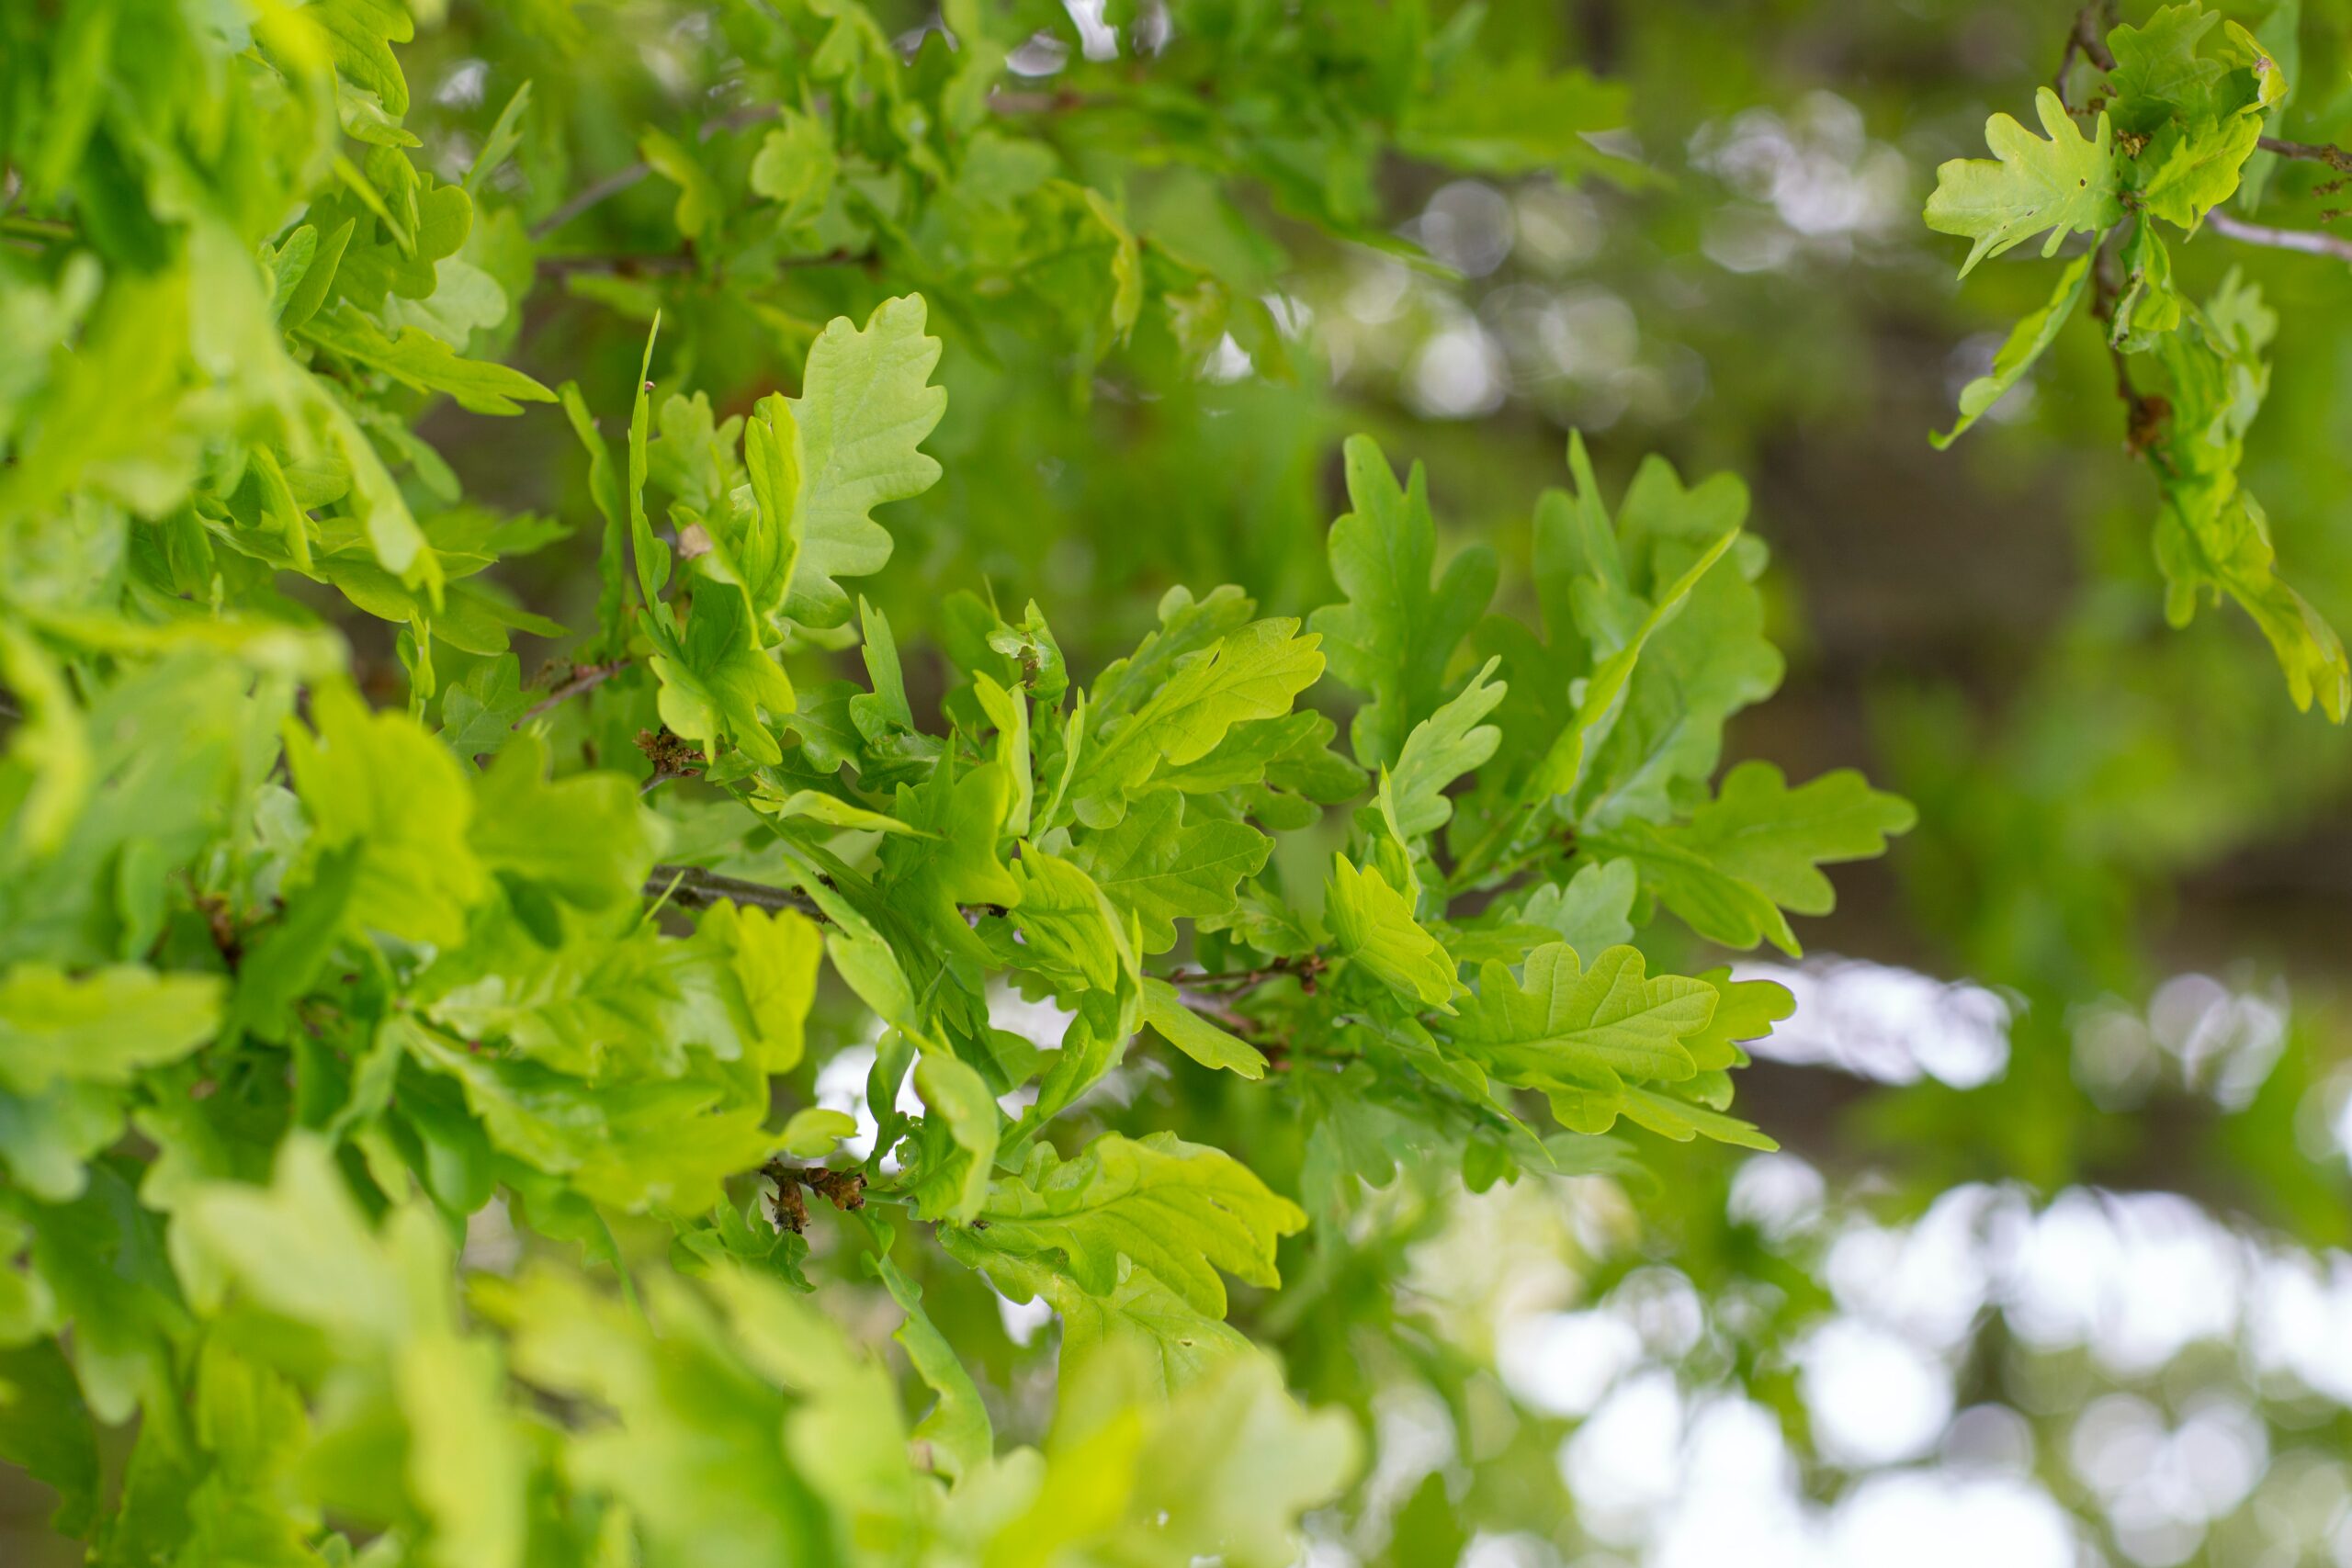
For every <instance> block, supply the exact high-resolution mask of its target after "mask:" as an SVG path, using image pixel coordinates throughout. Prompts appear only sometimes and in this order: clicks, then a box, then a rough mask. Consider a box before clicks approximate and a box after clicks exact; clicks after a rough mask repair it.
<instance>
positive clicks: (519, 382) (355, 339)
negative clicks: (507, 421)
mask: <svg viewBox="0 0 2352 1568" xmlns="http://www.w3.org/2000/svg"><path fill="white" fill-rule="evenodd" d="M301 335H302V336H304V337H306V338H309V339H310V340H311V342H312V343H315V344H318V345H319V346H320V347H322V348H323V349H325V350H327V351H328V352H329V353H331V354H336V355H342V356H343V357H344V358H345V359H348V360H350V361H352V362H353V363H354V364H356V365H364V366H366V367H368V368H369V369H371V370H379V371H381V372H383V373H384V374H385V375H387V376H390V378H392V379H393V380H395V381H398V382H400V383H401V385H402V386H404V387H413V388H414V389H417V390H418V391H420V392H446V393H447V394H448V395H449V397H450V398H452V399H453V400H456V402H457V404H458V407H459V408H462V409H466V410H468V411H469V412H473V413H495V414H515V413H521V412H523V408H522V405H523V404H524V403H551V402H554V401H555V400H556V395H555V394H554V393H553V392H551V391H549V390H548V389H547V388H545V387H543V386H541V385H539V383H538V382H537V381H535V380H533V379H531V378H529V377H528V376H526V375H524V374H523V373H522V372H521V371H520V370H516V369H513V368H511V367H507V366H504V365H499V364H495V363H493V362H492V361H489V360H481V359H467V358H464V357H461V356H460V355H458V352H457V351H456V350H455V349H453V348H451V347H450V346H449V345H448V344H447V343H445V342H443V341H442V340H441V339H439V338H437V337H435V336H434V335H433V334H432V333H427V332H424V331H421V330H420V329H418V328H415V327H402V328H401V334H400V336H399V337H397V338H391V337H387V336H385V335H384V330H383V329H382V328H381V327H379V326H378V325H377V324H376V322H375V321H373V320H372V319H371V318H369V317H368V315H366V314H365V313H363V312H362V311H361V310H360V309H359V308H358V307H357V306H356V305H354V304H351V303H350V302H349V301H347V300H346V301H345V302H344V303H343V304H340V305H338V306H336V307H335V309H334V310H331V311H325V312H322V313H321V314H319V315H317V316H314V317H312V318H311V321H309V322H308V323H307V324H305V325H304V326H303V327H302V329H301Z"/></svg>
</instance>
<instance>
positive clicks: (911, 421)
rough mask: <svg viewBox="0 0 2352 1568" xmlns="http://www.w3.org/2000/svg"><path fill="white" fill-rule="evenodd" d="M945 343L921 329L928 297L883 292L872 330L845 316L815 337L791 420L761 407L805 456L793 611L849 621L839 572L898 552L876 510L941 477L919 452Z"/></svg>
mask: <svg viewBox="0 0 2352 1568" xmlns="http://www.w3.org/2000/svg"><path fill="white" fill-rule="evenodd" d="M939 352H940V344H939V340H938V339H937V338H934V337H927V336H925V335H924V333H923V299H922V295H920V294H910V295H906V296H903V297H901V298H899V299H886V300H884V301H883V302H882V303H881V304H879V305H877V306H876V307H875V308H874V313H873V314H872V315H871V316H869V317H867V318H866V322H865V327H864V328H862V329H861V328H855V327H853V326H851V325H850V323H849V321H848V319H847V318H846V317H836V318H835V319H834V320H833V321H832V322H831V325H829V326H827V327H826V328H825V330H824V332H822V333H820V334H819V335H818V338H817V342H816V344H814V346H812V347H811V348H810V349H809V365H808V369H807V372H806V373H805V375H804V376H803V378H802V388H801V394H800V396H798V397H797V398H787V399H786V400H784V402H783V405H782V407H783V409H784V410H785V411H786V414H787V416H788V422H787V418H780V417H778V413H777V407H776V405H775V404H772V403H763V405H762V407H761V410H760V413H761V418H762V420H763V421H764V422H766V423H771V424H772V425H773V426H774V427H775V434H776V435H777V436H778V437H782V436H784V435H786V434H789V437H790V440H791V443H792V446H793V450H794V454H795V457H796V461H795V462H794V463H793V464H792V465H791V466H790V467H791V469H792V470H793V471H794V472H796V473H797V480H798V488H797V491H796V492H795V494H794V497H793V502H792V521H791V525H790V526H789V528H788V529H787V531H786V538H787V540H788V541H789V543H787V545H786V547H785V548H786V555H787V556H788V557H789V558H790V559H791V561H792V570H791V577H790V580H789V581H790V584H791V586H790V590H789V592H788V594H787V596H786V604H785V613H786V615H790V616H791V617H792V618H793V619H794V620H797V621H800V622H803V623H805V624H807V625H809V626H840V625H841V624H842V623H843V622H844V621H846V620H848V619H849V615H850V601H849V595H848V593H847V592H844V591H843V589H842V585H841V583H840V581H839V579H841V578H844V577H865V576H869V575H871V574H872V573H874V572H876V571H879V570H882V567H883V566H884V564H885V563H887V562H888V560H889V558H890V547H891V542H890V535H889V532H888V530H887V529H885V528H884V527H883V526H882V525H880V524H879V523H876V521H874V509H875V508H876V506H879V505H882V504H883V503H884V502H892V501H905V500H907V499H909V498H910V497H912V496H918V495H921V494H922V492H923V491H927V490H929V489H930V488H931V487H932V484H933V481H935V480H936V479H938V478H939V465H938V463H936V462H934V461H933V459H932V458H931V457H928V456H926V455H925V454H924V453H922V451H920V450H918V448H919V446H921V444H922V439H923V437H925V436H927V435H929V434H931V432H932V427H933V426H934V425H936V424H937V423H939V419H940V415H941V414H943V413H944V412H946V409H947V392H946V389H944V388H940V387H934V386H932V385H931V372H932V368H933V367H934V366H936V365H937V364H938V363H939ZM753 471H754V473H755V474H756V473H757V472H758V471H759V470H758V469H757V468H755V469H754V470H753Z"/></svg>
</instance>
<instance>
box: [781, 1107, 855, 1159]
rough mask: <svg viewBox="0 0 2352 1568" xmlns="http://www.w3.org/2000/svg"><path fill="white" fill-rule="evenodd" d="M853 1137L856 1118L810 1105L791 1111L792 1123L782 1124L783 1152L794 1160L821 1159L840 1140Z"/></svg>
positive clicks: (847, 1113) (830, 1151) (846, 1113)
mask: <svg viewBox="0 0 2352 1568" xmlns="http://www.w3.org/2000/svg"><path fill="white" fill-rule="evenodd" d="M856 1135H857V1118H856V1117H854V1116H852V1115H851V1114H850V1113H849V1112H848V1111H823V1110H820V1109H818V1108H817V1107H816V1106H813V1105H812V1106H809V1107H808V1108H806V1109H804V1110H800V1111H794V1112H793V1113H792V1120H791V1121H789V1122H786V1123H785V1124H784V1152H785V1153H786V1154H788V1155H790V1156H792V1157H793V1158H794V1159H822V1158H824V1157H825V1156H827V1155H829V1154H831V1153H832V1152H833V1145H836V1144H838V1143H840V1142H841V1141H842V1139H843V1138H854V1137H855V1136H856Z"/></svg>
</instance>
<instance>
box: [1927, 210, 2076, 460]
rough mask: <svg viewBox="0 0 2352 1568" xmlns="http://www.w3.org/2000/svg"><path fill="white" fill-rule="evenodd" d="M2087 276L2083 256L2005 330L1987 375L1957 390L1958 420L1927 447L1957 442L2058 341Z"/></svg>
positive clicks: (1943, 445) (1933, 437) (1930, 437)
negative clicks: (2034, 306)
mask: <svg viewBox="0 0 2352 1568" xmlns="http://www.w3.org/2000/svg"><path fill="white" fill-rule="evenodd" d="M2090 276H2091V253H2090V252H2088V251H2086V252H2084V253H2083V254H2081V255H2079V256H2076V257H2075V259H2074V261H2073V262H2071V263H2070V264H2068V265H2067V267H2066V270H2065V271H2064V272H2063V273H2060V274H2059V275H2058V287H2057V288H2053V289H2052V290H2051V291H2050V299H2049V300H2048V302H2046V303H2045V304H2043V305H2042V307H2041V309H2040V310H2035V311H2033V312H2031V313H2030V314H2029V315H2027V316H2026V317H2024V318H2023V319H2022V320H2020V321H2018V324H2017V325H2016V326H2014V327H2011V328H2010V329H2009V335H2008V338H2007V341H2005V342H2004V343H2003V344H2001V350H2000V352H1999V353H1998V354H1996V355H1994V356H1993V369H1992V372H1991V373H1990V374H1989V375H1984V376H1979V377H1977V378H1975V379H1974V380H1973V381H1971V382H1969V383H1968V385H1967V386H1965V387H1962V389H1960V419H1959V421H1958V423H1954V424H1953V425H1952V427H1951V429H1950V430H1947V431H1945V432H1944V433H1943V434H1940V435H1930V436H1928V445H1929V446H1933V447H1935V449H1936V450H1937V451H1939V452H1940V451H1942V450H1943V449H1944V448H1945V447H1947V446H1951V444H1952V443H1953V442H1954V441H1957V440H1959V439H1960V437H1961V435H1962V433H1964V432H1965V431H1966V430H1967V429H1968V427H1969V426H1970V425H1972V424H1974V423H1976V421H1977V418H1978V417H1979V416H1980V415H1982V414H1983V413H1984V412H1985V411H1986V410H1987V409H1989V408H1991V407H1992V406H1993V405H1994V404H1995V403H1997V402H1999V401H2000V400H2001V399H2002V398H2003V397H2005V396H2006V395H2007V393H2008V390H2009V389H2010V388H2012V387H2014V386H2016V385H2017V384H2018V381H2020V380H2022V379H2023V378H2024V377H2025V373H2026V372H2027V371H2029V370H2030V369H2032V368H2033V362H2034V361H2035V360H2037V359H2040V358H2041V355H2042V351H2043V350H2044V349H2047V348H2048V347H2049V346H2050V345H2051V344H2053V343H2055V342H2057V341H2058V333H2059V331H2060V330H2061V329H2062V328H2064V326H2065V324H2066V322H2067V321H2068V319H2069V318H2071V317H2072V316H2073V315H2074V313H2075V305H2077V304H2078V303H2080V302H2081V300H2082V298H2083V292H2084V289H2085V288H2086V286H2087V285H2088V283H2089V281H2090Z"/></svg>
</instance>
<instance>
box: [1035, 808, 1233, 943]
mask: <svg viewBox="0 0 2352 1568" xmlns="http://www.w3.org/2000/svg"><path fill="white" fill-rule="evenodd" d="M1186 816H1187V811H1186V808H1185V805H1184V797H1183V796H1182V795H1180V794H1178V793H1177V792H1176V791H1175V790H1172V789H1154V790H1151V791H1149V792H1148V793H1147V794H1145V795H1142V796H1140V797H1139V798H1137V799H1136V801H1135V802H1134V804H1133V805H1131V806H1130V807H1128V808H1127V814H1126V816H1125V817H1124V818H1120V820H1119V821H1118V822H1117V823H1116V824H1114V826H1112V827H1110V828H1108V829H1103V830H1101V831H1099V832H1091V833H1088V834H1086V835H1085V836H1084V837H1083V838H1082V839H1080V840H1079V842H1078V843H1077V845H1076V846H1074V847H1073V848H1072V850H1071V851H1070V858H1071V859H1072V860H1074V861H1075V862H1076V863H1078V864H1079V865H1080V867H1081V868H1083V869H1084V870H1085V872H1086V873H1087V874H1089V875H1091V877H1092V878H1093V879H1094V885H1095V886H1098V887H1100V888H1101V889H1102V890H1103V897H1106V898H1108V899H1110V900H1111V902H1112V903H1113V904H1114V905H1115V906H1116V907H1117V908H1120V909H1121V910H1124V911H1125V912H1127V913H1129V914H1131V915H1133V916H1135V917H1136V919H1138V920H1139V921H1141V922H1142V929H1143V951H1144V952H1145V953H1165V952H1167V951H1168V950H1169V949H1170V948H1171V947H1173V946H1175V945H1176V922H1177V921H1178V920H1204V919H1216V918H1217V917H1218V916H1221V915H1227V914H1230V913H1231V912H1232V910H1233V908H1234V905H1235V902H1236V895H1235V889H1236V888H1237V887H1238V886H1239V885H1240V883H1241V879H1242V878H1244V877H1246V876H1255V875H1257V874H1258V873H1259V872H1261V871H1262V870H1263V869H1265V864H1266V857H1267V856H1268V855H1269V854H1271V853H1272V852H1273V847H1274V842H1273V840H1272V839H1269V838H1267V837H1266V836H1265V835H1264V834H1263V833H1261V832H1259V831H1258V830H1257V829H1254V828H1251V827H1249V826H1247V825H1246V824H1243V823H1240V822H1228V821H1225V820H1223V819H1221V818H1204V819H1203V820H1201V821H1197V822H1192V821H1187V820H1185V818H1186Z"/></svg>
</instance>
